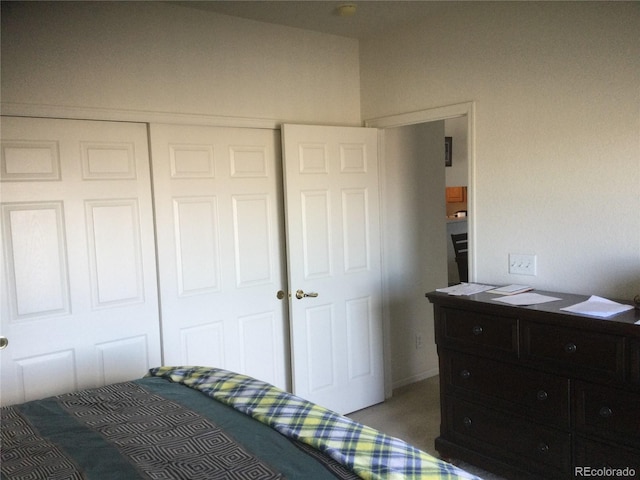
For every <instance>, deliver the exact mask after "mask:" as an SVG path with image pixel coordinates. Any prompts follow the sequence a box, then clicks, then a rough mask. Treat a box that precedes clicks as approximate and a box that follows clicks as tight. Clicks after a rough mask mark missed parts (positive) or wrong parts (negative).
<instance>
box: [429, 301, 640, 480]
mask: <svg viewBox="0 0 640 480" xmlns="http://www.w3.org/2000/svg"><path fill="white" fill-rule="evenodd" d="M536 293H540V294H544V295H550V296H553V297H559V298H561V300H560V301H555V302H550V303H544V304H540V305H536V306H527V307H517V306H510V305H506V304H502V303H500V302H496V301H495V300H494V299H495V298H499V297H500V296H499V295H495V294H489V293H480V294H476V295H470V296H451V295H447V294H445V293H439V292H431V293H427V294H426V296H427V298H428V299H429V300H430V301H431V302H432V303H433V305H434V311H435V338H436V344H437V347H438V355H439V363H440V402H441V412H442V421H441V426H440V436H439V437H438V438H437V439H436V449H437V450H438V452H439V453H440V455H441V456H442V457H443V458H450V459H460V460H463V461H466V462H469V463H471V464H474V465H477V466H479V467H481V468H484V469H486V470H488V471H492V472H495V473H498V474H500V475H503V476H506V477H507V478H513V479H517V480H520V479H525V478H526V479H534V478H535V479H544V480H548V479H555V478H559V479H570V478H636V479H638V478H640V325H636V324H635V322H636V321H638V320H640V311H638V309H634V310H631V311H628V312H624V313H621V314H618V315H616V316H614V317H610V318H608V319H600V318H594V317H587V316H584V315H577V314H572V313H568V312H564V311H561V310H560V309H561V308H563V307H567V306H570V305H574V304H576V303H579V302H582V301H584V300H586V299H587V298H588V297H586V296H583V295H572V294H566V293H556V292H540V291H536ZM625 303H629V304H631V303H632V302H625ZM607 469H608V470H607ZM618 469H619V470H618ZM624 469H627V470H624ZM618 474H620V475H618Z"/></svg>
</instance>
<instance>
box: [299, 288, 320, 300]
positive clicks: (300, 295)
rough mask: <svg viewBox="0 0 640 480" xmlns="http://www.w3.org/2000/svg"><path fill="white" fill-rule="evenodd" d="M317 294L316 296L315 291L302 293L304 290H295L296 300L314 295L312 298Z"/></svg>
mask: <svg viewBox="0 0 640 480" xmlns="http://www.w3.org/2000/svg"><path fill="white" fill-rule="evenodd" d="M317 296H318V294H317V293H316V292H309V293H304V291H303V290H298V291H297V292H296V298H297V299H298V300H301V299H303V298H305V297H314V298H315V297H317Z"/></svg>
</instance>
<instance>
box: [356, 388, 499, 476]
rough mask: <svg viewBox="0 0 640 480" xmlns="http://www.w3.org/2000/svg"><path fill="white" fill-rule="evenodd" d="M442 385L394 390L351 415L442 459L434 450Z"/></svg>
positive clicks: (473, 469) (478, 472)
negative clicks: (371, 405)
mask: <svg viewBox="0 0 640 480" xmlns="http://www.w3.org/2000/svg"><path fill="white" fill-rule="evenodd" d="M438 382H439V377H437V376H436V377H431V378H428V379H426V380H422V381H420V382H416V383H413V384H411V385H407V386H404V387H401V388H398V389H397V390H394V392H393V397H391V398H390V399H389V400H387V401H385V402H384V403H380V404H378V405H374V406H373V407H369V408H365V409H364V410H360V411H358V412H354V413H352V414H350V415H348V416H349V417H350V418H352V419H354V420H356V421H358V422H360V423H364V424H365V425H369V426H371V427H373V428H375V429H377V430H380V431H381V432H384V433H386V434H388V435H391V436H393V437H397V438H400V439H402V440H404V441H406V442H408V443H410V444H411V445H414V446H415V447H418V448H419V449H420V450H424V451H425V452H427V453H430V454H431V455H433V456H435V457H439V455H438V452H437V451H436V449H435V447H434V442H435V439H436V437H437V436H438V435H439V433H440V388H439V384H438ZM454 463H455V464H456V465H458V466H459V467H461V468H463V469H465V470H467V471H469V472H471V473H473V474H475V475H477V476H479V477H481V478H483V479H485V480H503V479H502V477H499V476H497V475H493V474H491V473H488V472H486V471H484V470H481V469H478V468H476V467H473V466H472V465H469V464H466V463H463V462H458V461H455V460H454Z"/></svg>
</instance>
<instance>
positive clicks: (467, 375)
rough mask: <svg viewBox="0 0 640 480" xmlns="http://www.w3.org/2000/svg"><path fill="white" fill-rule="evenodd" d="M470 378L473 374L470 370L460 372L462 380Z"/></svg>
mask: <svg viewBox="0 0 640 480" xmlns="http://www.w3.org/2000/svg"><path fill="white" fill-rule="evenodd" d="M470 377H471V372H470V371H469V370H467V369H465V370H462V371H461V372H460V378H462V379H464V380H468V379H469V378H470Z"/></svg>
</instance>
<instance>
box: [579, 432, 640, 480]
mask: <svg viewBox="0 0 640 480" xmlns="http://www.w3.org/2000/svg"><path fill="white" fill-rule="evenodd" d="M575 456H576V459H575V466H576V468H577V469H578V470H576V478H578V477H580V476H583V477H586V476H587V475H585V473H586V471H587V469H590V470H597V469H601V468H616V469H621V470H623V471H624V469H628V470H627V471H626V474H625V475H617V477H618V478H640V451H638V450H631V449H629V448H626V447H620V446H618V445H610V444H606V443H602V442H596V441H593V440H589V439H586V438H583V437H580V436H578V437H576V441H575ZM631 469H633V470H634V471H635V475H632V474H631V472H630V470H631ZM581 473H582V475H580V474H581ZM603 473H609V472H603ZM590 476H591V477H592V478H593V475H590ZM603 476H605V475H603ZM608 477H609V478H616V476H614V475H611V474H610V475H608ZM599 478H600V477H599Z"/></svg>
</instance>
